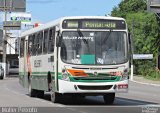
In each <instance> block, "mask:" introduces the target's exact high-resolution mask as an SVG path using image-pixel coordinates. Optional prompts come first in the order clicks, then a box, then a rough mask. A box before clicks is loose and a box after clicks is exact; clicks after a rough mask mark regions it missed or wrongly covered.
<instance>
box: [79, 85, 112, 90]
mask: <svg viewBox="0 0 160 113" xmlns="http://www.w3.org/2000/svg"><path fill="white" fill-rule="evenodd" d="M112 86H113V85H103V86H82V85H78V88H79V89H81V90H109V89H111V88H112Z"/></svg>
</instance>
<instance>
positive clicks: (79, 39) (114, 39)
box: [61, 31, 128, 65]
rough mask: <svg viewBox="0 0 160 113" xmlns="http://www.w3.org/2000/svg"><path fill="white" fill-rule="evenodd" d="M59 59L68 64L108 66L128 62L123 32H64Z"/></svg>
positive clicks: (125, 37) (125, 38) (125, 36)
mask: <svg viewBox="0 0 160 113" xmlns="http://www.w3.org/2000/svg"><path fill="white" fill-rule="evenodd" d="M61 59H62V61H63V62H65V63H69V64H84V65H85V64H86V65H109V64H121V63H125V62H126V61H127V60H128V49H127V35H126V32H123V31H93V32H92V31H64V32H63V34H62V46H61Z"/></svg>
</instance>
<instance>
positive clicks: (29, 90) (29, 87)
mask: <svg viewBox="0 0 160 113" xmlns="http://www.w3.org/2000/svg"><path fill="white" fill-rule="evenodd" d="M28 93H29V96H30V97H36V96H37V91H36V90H35V89H32V86H31V82H29V85H28Z"/></svg>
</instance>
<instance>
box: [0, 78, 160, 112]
mask: <svg viewBox="0 0 160 113" xmlns="http://www.w3.org/2000/svg"><path fill="white" fill-rule="evenodd" d="M0 107H1V108H0V113H1V112H3V113H4V112H7V110H13V111H14V110H15V111H16V112H20V111H21V108H22V107H25V108H26V107H27V108H26V109H25V108H24V110H23V109H22V110H23V111H21V112H24V111H25V110H28V109H29V110H31V108H33V109H32V110H35V112H39V113H41V112H42V113H44V112H46V113H48V112H53V113H74V112H75V113H132V112H133V113H147V111H148V112H149V113H150V112H153V111H155V112H154V113H160V86H150V85H143V84H139V83H134V82H130V86H129V92H128V93H126V94H123V93H121V94H116V99H115V102H114V104H113V105H110V106H107V105H105V104H104V102H103V98H102V97H101V96H97V97H93V96H88V97H86V98H85V99H80V98H74V99H73V98H67V99H65V100H64V101H63V102H62V103H57V104H54V103H52V102H51V101H50V95H49V94H47V93H46V94H45V97H44V98H43V99H41V98H31V97H29V96H28V92H27V89H24V88H23V87H22V86H20V84H19V82H18V78H16V77H12V78H6V79H4V80H1V81H0ZM10 107H12V108H13V107H14V108H15V109H10ZM29 110H28V111H25V112H29ZM152 110H153V111H152Z"/></svg>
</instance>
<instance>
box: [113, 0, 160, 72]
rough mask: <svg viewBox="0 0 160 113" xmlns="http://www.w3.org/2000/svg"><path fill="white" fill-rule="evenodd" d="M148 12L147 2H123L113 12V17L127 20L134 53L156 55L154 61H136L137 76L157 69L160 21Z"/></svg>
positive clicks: (159, 48) (133, 0)
mask: <svg viewBox="0 0 160 113" xmlns="http://www.w3.org/2000/svg"><path fill="white" fill-rule="evenodd" d="M146 10H147V4H146V1H145V0H122V1H121V3H120V4H119V5H118V6H117V7H114V8H113V10H112V12H111V15H112V16H116V17H123V18H125V19H126V21H127V24H128V27H129V31H130V32H131V33H132V34H133V41H134V53H136V54H145V53H146V54H154V59H153V61H142V60H137V61H134V64H135V67H137V68H136V73H137V74H143V73H145V72H146V73H148V72H147V70H150V69H151V67H153V68H155V67H156V58H157V55H158V52H159V50H160V38H159V37H160V19H159V18H158V17H157V16H156V14H154V13H150V12H147V11H146ZM146 73H145V74H146Z"/></svg>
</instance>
